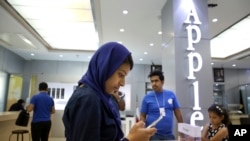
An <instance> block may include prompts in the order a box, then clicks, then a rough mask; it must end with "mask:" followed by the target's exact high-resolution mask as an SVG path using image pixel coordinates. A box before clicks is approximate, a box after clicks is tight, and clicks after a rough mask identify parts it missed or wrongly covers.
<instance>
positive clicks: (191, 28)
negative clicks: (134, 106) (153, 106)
mask: <svg viewBox="0 0 250 141" xmlns="http://www.w3.org/2000/svg"><path fill="white" fill-rule="evenodd" d="M191 19H192V21H191ZM184 23H185V24H187V27H186V30H187V38H188V47H187V51H189V54H188V67H189V69H188V70H189V73H188V77H187V79H188V80H191V81H194V82H193V83H192V85H193V94H194V106H193V110H195V111H194V112H193V113H192V115H191V117H190V124H191V125H195V121H197V120H203V119H204V116H203V114H202V113H201V112H200V110H201V107H200V104H199V81H198V80H196V77H195V72H199V71H200V70H201V68H202V57H201V55H200V54H199V53H198V52H195V48H194V46H193V45H194V44H198V43H199V42H200V40H201V30H200V27H199V26H198V25H201V24H202V23H201V22H200V19H199V17H198V15H197V12H196V9H195V7H194V5H193V4H191V6H190V9H189V13H188V15H187V18H186V20H185V21H184ZM194 35H196V36H194ZM194 60H196V61H197V63H194ZM194 64H196V65H194Z"/></svg>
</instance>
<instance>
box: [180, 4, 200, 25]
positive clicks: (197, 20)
mask: <svg viewBox="0 0 250 141" xmlns="http://www.w3.org/2000/svg"><path fill="white" fill-rule="evenodd" d="M191 16H193V18H194V24H201V21H200V19H199V17H198V15H197V12H196V9H195V7H194V4H190V11H189V13H188V16H187V18H186V20H185V21H184V23H186V24H191V21H190V18H191Z"/></svg>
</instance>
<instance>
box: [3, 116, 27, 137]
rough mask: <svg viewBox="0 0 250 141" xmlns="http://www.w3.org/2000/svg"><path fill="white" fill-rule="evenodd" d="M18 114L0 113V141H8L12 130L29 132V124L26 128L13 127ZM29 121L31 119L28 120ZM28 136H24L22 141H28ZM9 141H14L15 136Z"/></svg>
mask: <svg viewBox="0 0 250 141" xmlns="http://www.w3.org/2000/svg"><path fill="white" fill-rule="evenodd" d="M18 114H19V112H0V137H1V138H0V140H1V141H8V140H9V136H10V134H11V132H12V130H16V129H26V130H30V123H29V124H28V126H27V127H22V126H17V125H15V122H16V119H17V116H18ZM30 121H31V119H30ZM28 140H29V136H28V135H24V141H28ZM11 141H16V136H14V135H13V136H12V138H11Z"/></svg>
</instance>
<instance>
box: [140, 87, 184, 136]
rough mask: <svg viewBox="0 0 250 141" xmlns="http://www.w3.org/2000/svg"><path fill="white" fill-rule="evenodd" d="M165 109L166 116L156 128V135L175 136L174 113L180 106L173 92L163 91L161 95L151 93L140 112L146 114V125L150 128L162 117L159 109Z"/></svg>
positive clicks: (143, 102) (144, 100) (145, 97)
mask: <svg viewBox="0 0 250 141" xmlns="http://www.w3.org/2000/svg"><path fill="white" fill-rule="evenodd" d="M158 104H159V105H158ZM163 107H164V109H165V116H164V117H163V118H162V119H161V121H160V122H158V123H157V125H156V126H155V127H156V128H157V133H156V134H161V135H168V134H173V131H172V130H173V121H174V120H173V112H174V110H175V109H177V108H179V107H180V106H179V102H178V100H177V98H176V95H175V94H174V93H173V92H172V91H169V90H163V91H162V92H160V93H156V92H155V91H151V92H149V93H148V94H147V95H145V96H144V98H143V101H142V105H141V110H140V111H141V113H143V114H146V121H145V123H146V126H148V125H149V124H151V123H152V122H153V121H155V120H156V119H157V118H158V117H159V116H160V109H159V108H163Z"/></svg>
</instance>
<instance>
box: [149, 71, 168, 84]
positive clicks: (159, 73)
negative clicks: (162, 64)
mask: <svg viewBox="0 0 250 141" xmlns="http://www.w3.org/2000/svg"><path fill="white" fill-rule="evenodd" d="M152 76H159V79H160V80H161V81H164V75H163V72H162V71H160V70H154V71H151V72H150V74H149V75H148V77H149V78H150V77H152Z"/></svg>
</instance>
